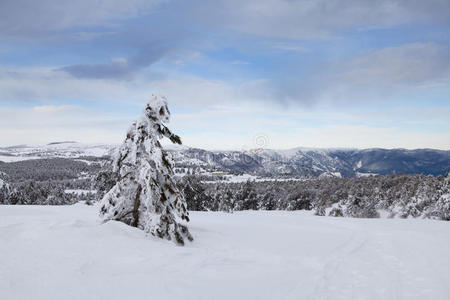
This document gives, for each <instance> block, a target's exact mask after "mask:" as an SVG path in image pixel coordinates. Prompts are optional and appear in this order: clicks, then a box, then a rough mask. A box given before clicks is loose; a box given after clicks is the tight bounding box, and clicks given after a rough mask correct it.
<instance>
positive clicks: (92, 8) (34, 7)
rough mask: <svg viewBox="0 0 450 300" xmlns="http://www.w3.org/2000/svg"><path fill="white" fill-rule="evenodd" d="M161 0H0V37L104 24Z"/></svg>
mask: <svg viewBox="0 0 450 300" xmlns="http://www.w3.org/2000/svg"><path fill="white" fill-rule="evenodd" d="M161 2H163V1H162V0H127V1H121V0H105V1H91V0H77V1H73V0H60V1H53V0H40V1H35V0H2V1H0V36H2V37H7V36H10V37H15V38H19V37H21V36H22V37H30V36H36V35H43V34H45V33H48V32H53V31H58V30H64V29H69V28H73V27H80V28H81V27H87V26H95V25H107V24H108V23H109V22H112V21H115V20H121V19H126V18H129V17H132V16H136V15H139V14H141V13H142V12H144V11H146V10H148V9H150V8H152V7H154V6H155V5H157V4H159V3H161Z"/></svg>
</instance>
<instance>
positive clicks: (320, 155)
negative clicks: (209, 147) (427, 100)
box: [173, 148, 450, 177]
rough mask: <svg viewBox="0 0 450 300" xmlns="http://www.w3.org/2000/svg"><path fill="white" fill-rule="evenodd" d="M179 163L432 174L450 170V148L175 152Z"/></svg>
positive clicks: (311, 172) (270, 170)
mask: <svg viewBox="0 0 450 300" xmlns="http://www.w3.org/2000/svg"><path fill="white" fill-rule="evenodd" d="M173 153H174V156H175V158H176V161H177V162H185V163H186V164H187V165H189V162H191V163H192V164H191V165H199V166H209V167H215V168H218V169H223V170H232V171H240V172H244V173H256V174H289V175H301V176H338V177H340V176H343V177H353V176H365V175H369V174H393V173H397V174H401V173H403V174H415V173H423V174H427V175H428V174H431V175H445V174H446V173H447V172H450V151H442V150H432V149H418V150H405V149H392V150H387V149H365V150H356V149H305V148H296V149H292V150H268V149H255V150H250V151H206V150H201V149H195V148H189V149H185V150H181V151H173Z"/></svg>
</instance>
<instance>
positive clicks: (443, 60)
mask: <svg viewBox="0 0 450 300" xmlns="http://www.w3.org/2000/svg"><path fill="white" fill-rule="evenodd" d="M341 67H342V68H343V69H344V70H343V72H342V74H340V77H341V78H340V79H341V80H343V81H347V82H348V83H349V84H352V85H354V84H356V85H361V86H375V87H395V86H398V85H414V86H417V85H419V84H425V83H428V82H434V81H436V80H442V79H445V78H448V77H450V49H449V48H448V47H443V46H439V45H437V44H431V43H428V44H425V43H416V44H407V45H401V46H396V47H389V48H384V49H381V50H376V51H371V52H369V53H367V54H365V55H363V56H361V57H358V58H355V59H353V60H351V61H350V62H348V63H347V64H344V65H343V66H341Z"/></svg>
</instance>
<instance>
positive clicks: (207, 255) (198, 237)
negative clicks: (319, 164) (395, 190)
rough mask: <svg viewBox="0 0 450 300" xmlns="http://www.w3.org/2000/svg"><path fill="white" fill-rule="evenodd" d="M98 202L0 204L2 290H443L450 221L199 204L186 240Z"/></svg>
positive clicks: (29, 293)
mask: <svg viewBox="0 0 450 300" xmlns="http://www.w3.org/2000/svg"><path fill="white" fill-rule="evenodd" d="M97 212H98V211H97V208H96V207H92V206H85V205H81V204H77V205H74V206H62V207H61V206H0V241H1V245H2V247H1V249H2V255H0V266H1V268H0V279H1V280H0V299H11V300H15V299H37V300H39V299H86V300H89V299H100V300H101V299H108V300H110V299H111V300H112V299H149V298H151V299H177V300H178V299H195V300H197V299H227V300H228V299H448V295H449V294H450V285H448V284H447V283H448V282H450V256H449V255H448V249H450V231H449V230H448V223H446V222H440V221H431V220H417V219H352V218H329V217H317V216H313V215H311V214H310V213H308V212H304V211H296V212H286V211H275V212H266V211H244V212H235V213H233V214H226V213H216V212H214V213H213V212H203V213H201V212H192V213H191V222H190V230H191V232H192V234H193V236H194V238H195V240H194V242H192V243H188V244H187V245H186V246H185V247H178V246H175V245H174V244H173V243H172V242H169V241H164V240H161V239H157V238H152V237H145V235H144V232H143V231H141V230H138V229H135V228H132V227H130V226H127V225H125V224H123V223H119V222H109V223H106V224H100V222H99V220H98V216H97Z"/></svg>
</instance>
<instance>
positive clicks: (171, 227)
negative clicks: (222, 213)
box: [100, 96, 193, 245]
mask: <svg viewBox="0 0 450 300" xmlns="http://www.w3.org/2000/svg"><path fill="white" fill-rule="evenodd" d="M169 118H170V112H169V109H168V108H167V100H166V98H164V97H158V96H153V97H152V99H151V100H150V101H149V103H148V104H147V105H146V107H145V108H144V110H143V111H142V114H141V116H140V118H139V119H138V120H137V121H135V122H133V124H132V125H131V126H130V128H129V129H128V132H127V136H126V139H125V141H124V142H123V144H122V145H121V147H120V149H119V151H118V152H117V154H116V155H115V158H114V163H113V167H114V172H116V173H117V174H118V180H117V183H116V184H115V185H114V187H113V188H112V189H111V190H110V191H109V192H108V193H106V194H105V196H104V197H103V199H102V201H101V205H100V216H101V217H102V219H103V220H104V221H108V220H118V221H121V222H124V223H126V224H128V225H131V226H134V227H137V228H140V229H142V230H144V231H145V232H147V233H150V234H152V235H154V236H157V237H160V238H165V239H168V240H175V241H176V242H177V243H178V244H180V245H184V241H185V238H187V239H188V240H192V239H193V238H192V236H191V234H190V233H189V230H188V228H187V227H186V226H185V225H183V224H182V223H181V220H184V221H189V214H188V211H187V207H186V201H185V199H184V197H183V195H182V193H181V192H180V191H179V190H178V188H177V186H176V184H175V179H174V173H173V162H172V159H171V157H170V156H169V154H168V153H166V152H165V151H164V150H163V149H162V147H161V144H160V142H159V139H161V138H163V137H167V138H168V139H169V140H170V141H171V142H172V143H175V144H181V140H180V138H179V137H178V136H177V135H175V134H173V133H172V132H171V131H170V130H169V128H167V127H166V126H165V125H164V124H165V123H168V121H169ZM180 219H181V220H180Z"/></svg>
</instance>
